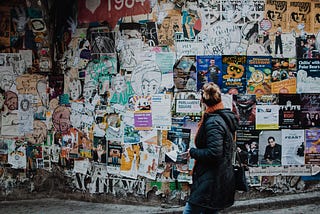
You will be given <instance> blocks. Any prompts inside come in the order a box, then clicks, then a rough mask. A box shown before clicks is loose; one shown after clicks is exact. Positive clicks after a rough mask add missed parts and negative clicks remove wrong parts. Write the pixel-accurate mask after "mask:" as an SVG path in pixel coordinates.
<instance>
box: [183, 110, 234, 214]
mask: <svg viewBox="0 0 320 214" xmlns="http://www.w3.org/2000/svg"><path fill="white" fill-rule="evenodd" d="M237 127H238V120H237V119H236V116H235V114H234V113H233V112H232V111H230V110H229V109H223V110H218V111H215V112H214V113H211V114H205V115H204V122H203V124H202V126H201V127H199V131H198V136H197V141H196V145H197V148H191V149H190V156H191V157H192V158H194V159H195V160H196V164H195V167H194V171H193V177H192V178H193V184H192V187H191V195H190V198H189V200H188V201H189V203H191V204H193V205H198V206H202V207H207V208H210V209H224V208H226V207H230V206H232V205H233V203H234V194H235V185H234V184H235V182H234V174H233V167H232V153H233V147H234V146H233V140H232V135H233V133H234V132H235V131H236V129H237Z"/></svg>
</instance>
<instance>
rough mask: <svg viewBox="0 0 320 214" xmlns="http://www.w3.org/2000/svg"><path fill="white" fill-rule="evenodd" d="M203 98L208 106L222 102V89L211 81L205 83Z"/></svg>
mask: <svg viewBox="0 0 320 214" xmlns="http://www.w3.org/2000/svg"><path fill="white" fill-rule="evenodd" d="M201 100H202V102H203V103H204V104H206V105H207V106H214V105H216V104H218V103H220V102H221V91H220V88H219V86H218V85H216V84H214V83H213V82H209V83H206V84H204V85H203V87H202V92H201Z"/></svg>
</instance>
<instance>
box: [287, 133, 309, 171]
mask: <svg viewBox="0 0 320 214" xmlns="http://www.w3.org/2000/svg"><path fill="white" fill-rule="evenodd" d="M281 135H282V165H304V136H305V134H304V130H303V129H299V130H298V129H282V130H281Z"/></svg>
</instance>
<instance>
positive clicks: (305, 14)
mask: <svg viewBox="0 0 320 214" xmlns="http://www.w3.org/2000/svg"><path fill="white" fill-rule="evenodd" d="M59 3H60V4H61V2H60V1H34V0H26V1H18V0H17V1H13V2H11V3H10V4H9V3H8V4H6V5H4V6H0V14H1V16H0V22H1V26H3V27H1V28H0V47H1V53H0V72H1V82H0V92H1V95H0V109H1V120H0V123H1V126H0V127H1V129H0V167H1V168H0V169H1V171H0V181H1V182H0V184H1V185H2V183H3V185H4V186H5V185H7V186H5V187H6V189H8V188H7V187H8V182H5V181H6V180H7V179H8V177H10V178H11V179H15V180H16V182H15V184H18V183H19V182H22V181H23V180H24V179H27V180H32V179H34V178H37V176H38V175H39V170H42V171H46V172H53V171H54V170H56V169H60V170H61V171H63V172H64V173H63V175H64V176H66V177H68V178H70V179H71V180H72V182H70V184H68V187H70V189H73V190H74V191H80V192H88V193H90V194H95V193H106V194H111V195H117V194H124V192H126V193H134V195H140V196H142V197H143V196H146V195H147V193H148V192H149V191H151V190H152V189H154V188H155V187H156V188H157V191H159V192H160V193H163V194H164V195H166V196H167V197H168V198H169V196H171V197H172V196H173V195H174V194H176V192H177V191H179V192H182V193H183V194H181V195H179V197H180V199H185V198H186V197H187V195H188V191H189V188H188V184H189V183H191V174H190V172H191V170H192V167H193V162H192V160H187V159H185V158H184V156H183V153H184V152H185V151H187V150H188V148H190V147H193V146H194V142H193V139H194V136H195V133H196V130H197V123H198V121H199V119H200V117H201V114H202V110H203V109H202V106H201V103H200V89H201V87H202V85H203V84H205V83H206V82H215V83H216V84H218V85H219V86H220V87H221V89H222V92H223V93H224V94H223V97H224V99H223V100H224V103H225V106H228V107H229V108H232V110H233V111H234V112H235V113H236V114H237V115H238V117H239V119H240V127H239V130H238V132H237V144H236V147H237V150H238V151H240V152H241V158H242V161H243V163H244V164H246V165H247V166H248V174H247V175H248V176H247V177H248V180H249V181H250V185H251V186H252V188H256V189H259V191H261V190H270V189H268V188H269V187H270V185H273V184H271V183H270V184H267V183H266V182H265V180H266V178H268V176H275V177H277V176H280V175H281V176H307V177H310V176H314V175H316V174H317V173H319V172H320V166H319V165H320V143H319V141H320V139H319V136H320V134H319V133H320V118H319V115H320V88H319V85H320V84H319V83H320V73H319V71H320V19H319V17H320V10H319V7H320V4H319V3H318V2H316V1H307V0H303V1H294V0H290V1H269V0H265V1H264V0H248V1H233V0H217V1H205V0H200V1H193V0H185V1H166V0H161V1H155V0H151V1H126V0H120V1H117V3H114V2H113V1H89V0H81V1H77V3H75V2H73V1H70V3H69V4H70V5H67V8H69V9H70V11H65V10H64V13H63V15H61V16H59V17H54V16H53V17H52V19H51V17H49V14H54V11H55V10H54V9H56V8H59ZM75 5H77V8H78V10H75V9H74V6H75ZM60 7H61V5H60ZM105 11H109V12H105ZM49 12H51V13H49ZM56 13H57V12H56ZM111 13H114V14H117V16H119V17H117V16H112V17H111V16H110V14H111ZM76 17H77V18H76ZM52 20H55V21H54V22H53V21H52ZM51 41H53V43H52V42H51ZM273 145H275V148H277V149H274V146H273ZM275 150H276V152H274V151H275ZM13 175H15V177H13ZM275 180H276V179H275ZM300 182H303V180H301V181H300ZM273 191H283V189H281V188H280V187H279V189H273ZM289 191H292V189H289ZM8 193H10V191H8ZM8 193H6V194H8ZM125 195H126V194H125Z"/></svg>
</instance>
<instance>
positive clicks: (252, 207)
mask: <svg viewBox="0 0 320 214" xmlns="http://www.w3.org/2000/svg"><path fill="white" fill-rule="evenodd" d="M306 204H320V191H314V192H308V193H293V194H289V195H288V194H286V195H279V196H270V197H265V198H255V199H248V200H239V201H235V203H234V205H233V206H232V207H229V208H227V209H225V210H223V211H221V212H220V213H221V214H222V213H228V214H233V213H246V212H252V211H259V210H261V211H262V210H270V209H282V208H288V207H292V206H300V205H306ZM182 212H183V207H179V208H176V209H174V208H172V207H171V208H168V210H166V211H163V212H159V214H160V213H161V214H182Z"/></svg>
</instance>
